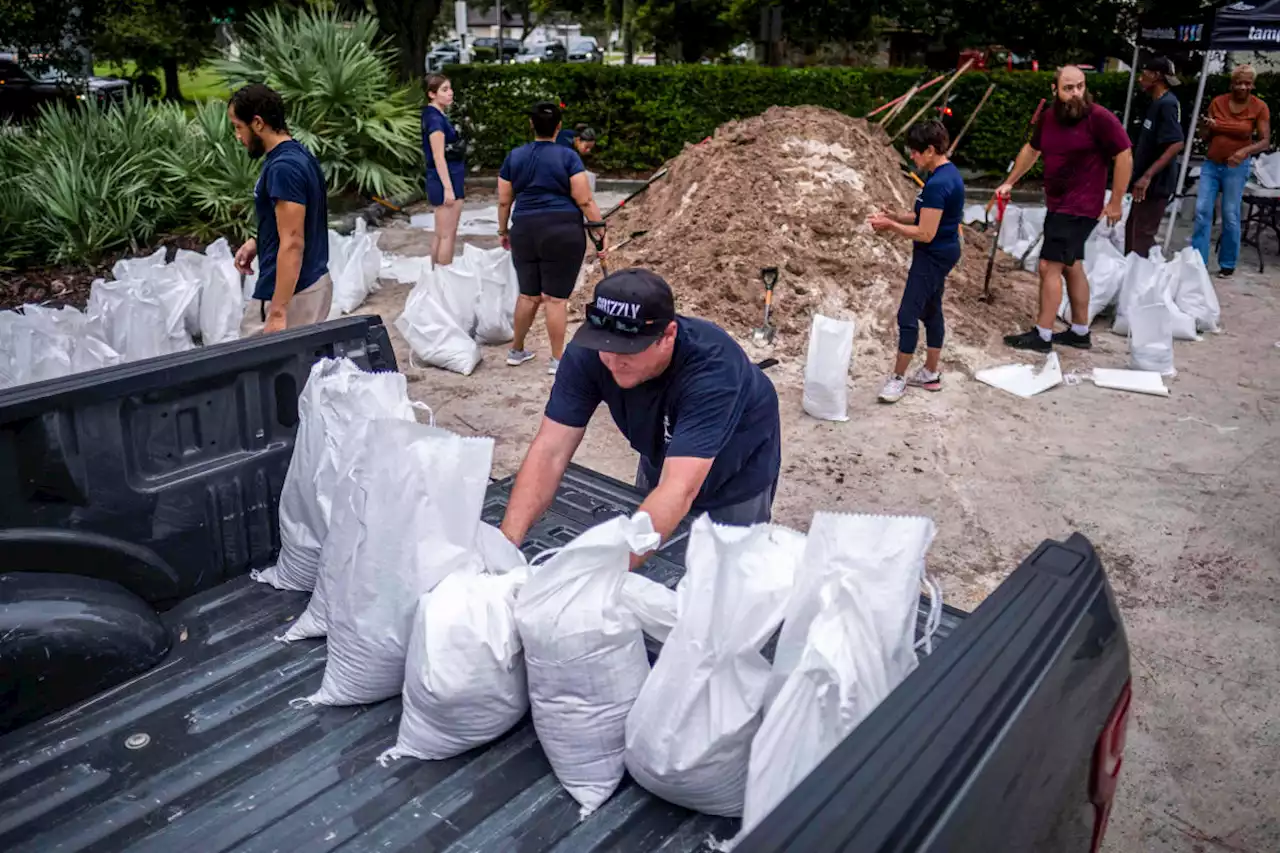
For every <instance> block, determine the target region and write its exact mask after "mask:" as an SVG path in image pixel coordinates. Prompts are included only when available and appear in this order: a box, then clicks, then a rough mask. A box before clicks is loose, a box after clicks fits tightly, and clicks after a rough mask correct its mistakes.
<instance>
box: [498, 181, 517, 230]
mask: <svg viewBox="0 0 1280 853" xmlns="http://www.w3.org/2000/svg"><path fill="white" fill-rule="evenodd" d="M515 201H516V188H515V187H513V186H512V185H511V182H510V181H508V180H507V179H506V178H498V236H500V237H505V236H507V231H508V230H510V228H509V226H508V220H510V218H511V205H513V204H515Z"/></svg>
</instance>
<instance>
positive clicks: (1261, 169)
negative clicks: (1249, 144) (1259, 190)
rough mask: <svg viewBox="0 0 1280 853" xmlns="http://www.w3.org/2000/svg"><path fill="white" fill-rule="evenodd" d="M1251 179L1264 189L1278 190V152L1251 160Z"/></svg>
mask: <svg viewBox="0 0 1280 853" xmlns="http://www.w3.org/2000/svg"><path fill="white" fill-rule="evenodd" d="M1253 179H1254V180H1255V181H1257V182H1258V184H1259V186H1261V187H1263V188H1264V189H1269V190H1275V189H1280V151H1272V152H1270V153H1268V154H1259V155H1258V156H1257V157H1254V158H1253Z"/></svg>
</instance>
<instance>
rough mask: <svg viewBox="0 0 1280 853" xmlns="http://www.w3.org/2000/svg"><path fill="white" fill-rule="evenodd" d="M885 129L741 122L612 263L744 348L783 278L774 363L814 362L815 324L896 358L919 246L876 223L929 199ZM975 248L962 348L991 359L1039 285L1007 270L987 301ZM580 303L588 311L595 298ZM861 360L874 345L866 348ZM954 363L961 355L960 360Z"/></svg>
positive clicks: (960, 303)
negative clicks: (765, 280) (773, 275)
mask: <svg viewBox="0 0 1280 853" xmlns="http://www.w3.org/2000/svg"><path fill="white" fill-rule="evenodd" d="M887 141H888V139H887V137H886V136H885V134H884V132H883V131H881V130H880V128H879V127H876V126H874V125H869V124H868V123H867V122H865V121H863V120H861V119H853V118H850V117H848V116H846V115H843V114H841V113H838V112H835V111H833V110H827V109H822V108H818V107H800V108H784V107H773V108H771V109H769V110H768V111H767V112H765V113H764V114H763V115H759V116H755V117H754V118H750V119H746V120H743V121H735V122H729V123H728V124H725V125H723V126H722V127H720V128H719V129H718V130H717V131H716V134H715V136H714V137H713V138H712V139H710V140H708V141H706V142H704V143H702V144H700V145H696V146H690V147H687V148H686V149H685V150H684V152H683V153H681V154H680V156H678V157H676V158H675V159H674V160H672V161H671V162H670V163H668V164H667V165H668V168H669V169H670V172H669V174H668V175H667V176H666V177H665V178H664V179H662V180H660V181H658V182H657V183H655V184H654V185H653V186H652V187H651V188H650V189H649V190H648V191H647V192H646V193H645V194H644V195H642V196H640V197H639V198H638V199H636V200H635V201H634V202H632V203H631V204H630V205H628V206H627V208H626V209H624V210H623V211H620V212H619V213H618V214H617V215H615V216H614V217H613V218H612V219H611V220H610V242H611V243H617V242H621V241H622V240H624V239H626V238H627V237H628V236H629V235H630V234H631V233H633V232H635V231H645V232H647V233H646V234H644V235H643V236H641V237H637V238H636V239H634V240H632V241H631V242H630V243H628V244H627V245H626V246H623V247H622V248H621V249H619V250H617V251H616V252H614V253H612V254H611V255H610V257H609V259H608V262H609V266H610V268H611V269H622V268H623V267H628V266H642V267H648V268H650V269H653V270H656V271H658V272H659V273H661V274H662V275H663V276H664V277H666V279H667V280H668V281H669V282H671V284H672V287H674V288H675V291H676V300H677V307H678V310H680V312H681V313H683V314H689V315H692V316H697V317H703V318H706V319H709V320H712V321H714V322H716V323H718V324H720V325H721V326H723V327H724V328H726V329H728V330H729V331H730V332H731V333H733V334H734V335H735V336H737V337H738V338H740V339H746V338H748V337H749V336H750V334H751V330H752V329H753V328H754V327H756V326H759V325H760V322H761V318H762V315H763V310H764V285H763V284H762V282H761V278H760V270H761V268H762V267H769V266H776V267H778V268H780V270H781V276H780V280H779V283H778V287H777V290H776V291H775V293H774V311H773V318H774V324H775V325H776V326H777V327H778V336H777V340H776V343H775V349H777V350H778V351H779V352H781V353H786V354H797V353H803V352H804V349H805V347H806V346H807V343H808V330H809V323H810V318H811V317H812V315H813V314H814V313H815V312H818V313H822V314H826V315H829V316H834V317H840V318H847V319H854V320H856V321H857V323H858V328H859V332H858V337H859V339H865V342H866V343H870V344H872V345H873V346H872V347H871V348H872V349H878V348H881V347H894V346H896V341H897V322H896V315H897V310H898V301H899V298H900V297H901V293H902V286H903V283H904V282H905V281H906V275H907V268H908V267H909V266H910V262H911V244H910V243H909V242H908V241H906V240H903V239H901V238H897V239H893V238H887V237H881V236H879V235H877V234H875V233H874V232H873V231H872V230H871V228H870V227H869V226H868V225H867V224H866V218H867V216H868V215H870V214H871V213H873V212H875V211H876V210H878V209H880V208H882V207H888V208H894V209H898V210H907V209H909V208H910V206H911V204H912V203H913V202H914V199H915V195H916V186H915V184H913V183H912V182H911V180H910V179H909V178H908V177H907V176H905V175H904V174H903V173H902V171H901V169H900V168H899V165H898V157H897V155H896V154H895V153H894V152H893V150H892V149H890V148H889V147H888V146H887V145H886V143H887ZM965 237H966V240H967V242H968V244H969V245H967V246H966V248H965V254H964V258H963V259H962V260H961V262H960V264H959V265H958V266H957V268H956V270H955V271H954V272H953V273H952V275H951V278H950V280H949V282H948V286H947V299H946V309H945V310H946V318H947V325H948V332H949V334H950V335H951V340H952V341H953V342H957V341H958V342H959V343H961V344H968V345H970V346H977V347H981V348H984V349H985V348H987V347H990V346H992V345H994V344H996V343H998V336H999V335H1001V334H1007V333H1008V332H1010V331H1015V330H1017V329H1020V328H1026V326H1027V325H1028V324H1029V322H1030V320H1031V317H1032V314H1033V312H1034V310H1035V283H1034V280H1033V279H1032V277H1031V276H1030V275H1028V274H1026V273H1023V272H1021V271H1018V272H1017V273H1012V272H1007V271H1006V270H1008V269H1009V268H1010V267H1012V266H1013V262H1012V260H1010V259H1008V258H1004V261H1003V264H1002V263H1001V262H1000V261H999V260H998V261H997V275H996V277H995V278H994V279H993V283H992V286H993V290H995V291H996V292H997V293H998V294H999V298H998V299H997V302H996V304H994V305H986V304H984V303H981V302H979V301H977V297H978V296H979V295H980V294H981V292H982V279H983V274H984V272H985V269H986V254H985V249H986V247H988V246H989V245H990V243H988V242H987V240H986V238H985V236H983V235H973V234H972V233H971V232H969V231H968V230H967V229H966V232H965ZM599 275H600V273H599V269H598V267H597V268H595V269H594V270H592V271H590V273H589V274H588V276H587V282H588V284H589V285H591V286H589V287H585V288H581V289H580V290H579V291H578V293H577V294H575V306H577V307H578V308H579V309H580V307H581V304H582V303H583V302H584V301H585V300H586V299H587V298H588V297H589V295H590V292H591V290H592V289H593V286H594V283H595V281H597V280H598V279H599ZM860 347H865V344H864V343H863V341H862V340H860ZM953 352H954V351H953Z"/></svg>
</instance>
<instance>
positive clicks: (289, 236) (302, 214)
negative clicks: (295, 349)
mask: <svg viewBox="0 0 1280 853" xmlns="http://www.w3.org/2000/svg"><path fill="white" fill-rule="evenodd" d="M306 221H307V208H306V206H305V205H301V204H298V203H297V202H294V201H277V202H276V230H277V231H278V232H279V233H280V249H279V251H278V252H277V253H276V289H275V293H273V294H272V296H271V307H270V308H269V309H268V311H267V326H266V328H267V330H268V331H278V330H279V329H283V328H284V324H285V319H286V317H287V314H288V310H289V303H290V302H291V301H292V300H293V294H294V292H295V291H296V290H297V288H298V276H299V275H300V274H301V273H302V250H303V249H304V248H305V247H306V239H305V238H304V237H303V236H302V234H303V228H304V227H305V225H306Z"/></svg>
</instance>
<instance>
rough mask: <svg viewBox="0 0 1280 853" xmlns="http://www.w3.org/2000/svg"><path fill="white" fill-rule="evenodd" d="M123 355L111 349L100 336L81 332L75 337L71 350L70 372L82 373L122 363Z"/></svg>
mask: <svg viewBox="0 0 1280 853" xmlns="http://www.w3.org/2000/svg"><path fill="white" fill-rule="evenodd" d="M123 362H124V357H123V356H121V355H120V353H118V352H116V351H115V350H113V349H112V348H111V347H110V345H108V344H107V343H106V342H105V341H103V340H102V339H101V338H97V337H94V336H93V335H90V334H83V335H81V336H79V337H77V338H76V340H75V348H74V349H72V351H71V372H72V373H84V372H85V371H87V370H100V369H102V368H104V367H114V366H115V365H117V364H122V363H123Z"/></svg>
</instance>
